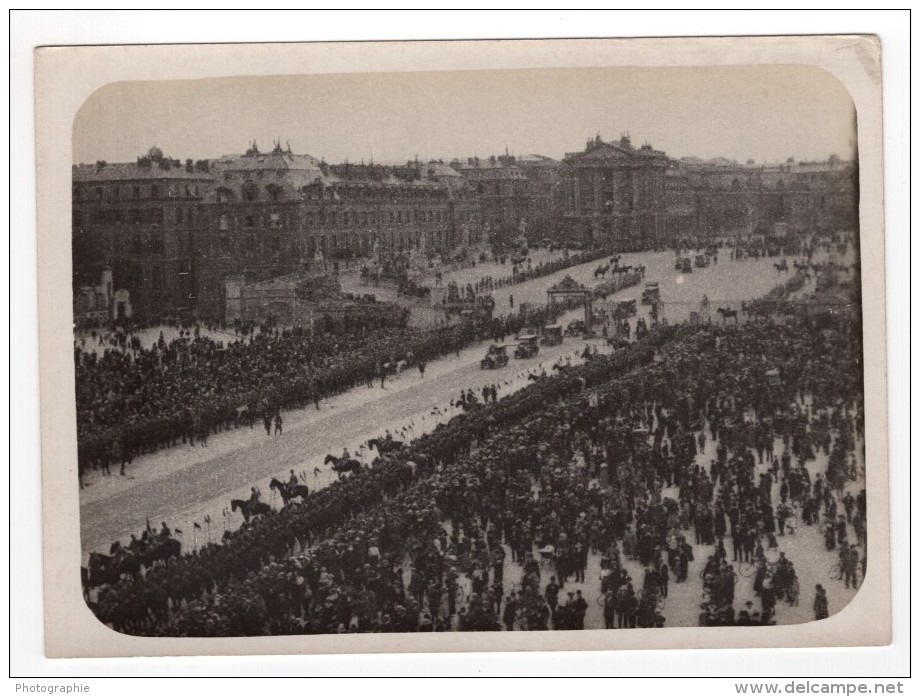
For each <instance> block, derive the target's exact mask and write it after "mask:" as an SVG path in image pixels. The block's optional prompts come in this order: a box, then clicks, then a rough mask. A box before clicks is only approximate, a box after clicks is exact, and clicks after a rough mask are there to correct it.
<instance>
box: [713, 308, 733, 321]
mask: <svg viewBox="0 0 920 697" xmlns="http://www.w3.org/2000/svg"><path fill="white" fill-rule="evenodd" d="M716 312H718V313H719V314H720V315H722V324H725V320H727V319H728V318H729V317H734V319H735V324H738V310H730V309H728V308H726V307H720V308H719V309H718V310H716Z"/></svg>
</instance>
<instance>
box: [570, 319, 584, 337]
mask: <svg viewBox="0 0 920 697" xmlns="http://www.w3.org/2000/svg"><path fill="white" fill-rule="evenodd" d="M587 330H588V325H586V324H585V322H584V320H581V319H576V320H572V321H571V322H569V325H568V326H567V327H566V328H565V335H566V336H579V335H581V334H584V333H585V332H586V331H587Z"/></svg>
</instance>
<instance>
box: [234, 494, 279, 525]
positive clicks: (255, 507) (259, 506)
mask: <svg viewBox="0 0 920 697" xmlns="http://www.w3.org/2000/svg"><path fill="white" fill-rule="evenodd" d="M237 509H239V511H240V512H241V513H242V514H243V520H245V521H246V522H247V523H248V522H249V519H250V518H255V517H256V516H260V515H268V513H269V512H270V511H271V510H272V507H271V506H269V505H268V504H267V503H262V502H261V501H250V500H248V499H231V500H230V510H231V511H233V512H234V513H235V512H236V511H237Z"/></svg>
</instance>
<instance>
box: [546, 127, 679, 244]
mask: <svg viewBox="0 0 920 697" xmlns="http://www.w3.org/2000/svg"><path fill="white" fill-rule="evenodd" d="M668 166H669V160H668V157H667V156H666V155H665V154H664V153H663V152H661V151H659V150H654V149H653V148H652V147H651V146H650V145H643V146H641V147H639V148H635V147H633V145H632V143H631V141H630V139H629V136H626V135H624V136H623V137H622V138H621V139H620V141H619V142H618V143H607V142H605V141H603V140H602V139H601V137H600V135H599V134H598V135H597V136H596V137H595V138H594V139H591V140H588V142H587V144H586V145H585V149H584V151H583V152H577V153H568V154H567V155H566V156H565V159H564V160H563V161H562V169H561V173H560V177H561V211H560V225H561V228H562V229H563V231H564V234H565V235H566V236H567V237H569V238H570V239H575V240H577V241H580V242H582V243H585V244H589V245H591V244H605V245H611V246H615V247H617V248H620V249H634V248H635V249H639V248H643V247H648V246H654V245H655V244H658V243H659V242H660V241H662V240H664V239H665V233H666V229H667V223H666V220H665V210H664V206H665V193H666V187H665V180H666V173H667V170H668Z"/></svg>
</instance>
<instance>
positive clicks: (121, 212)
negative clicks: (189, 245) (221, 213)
mask: <svg viewBox="0 0 920 697" xmlns="http://www.w3.org/2000/svg"><path fill="white" fill-rule="evenodd" d="M195 217H196V216H195V209H194V208H182V207H181V206H180V207H177V208H176V209H175V210H174V211H173V215H172V222H173V223H174V224H175V225H192V224H194V222H195ZM163 222H164V215H163V209H162V208H129V209H121V208H97V209H94V210H92V211H90V212H89V213H87V214H86V215H85V216H84V213H83V211H80V210H76V209H74V211H73V226H74V227H75V228H79V227H82V226H83V224H84V223H88V224H89V223H91V224H93V225H122V224H127V225H163Z"/></svg>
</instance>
